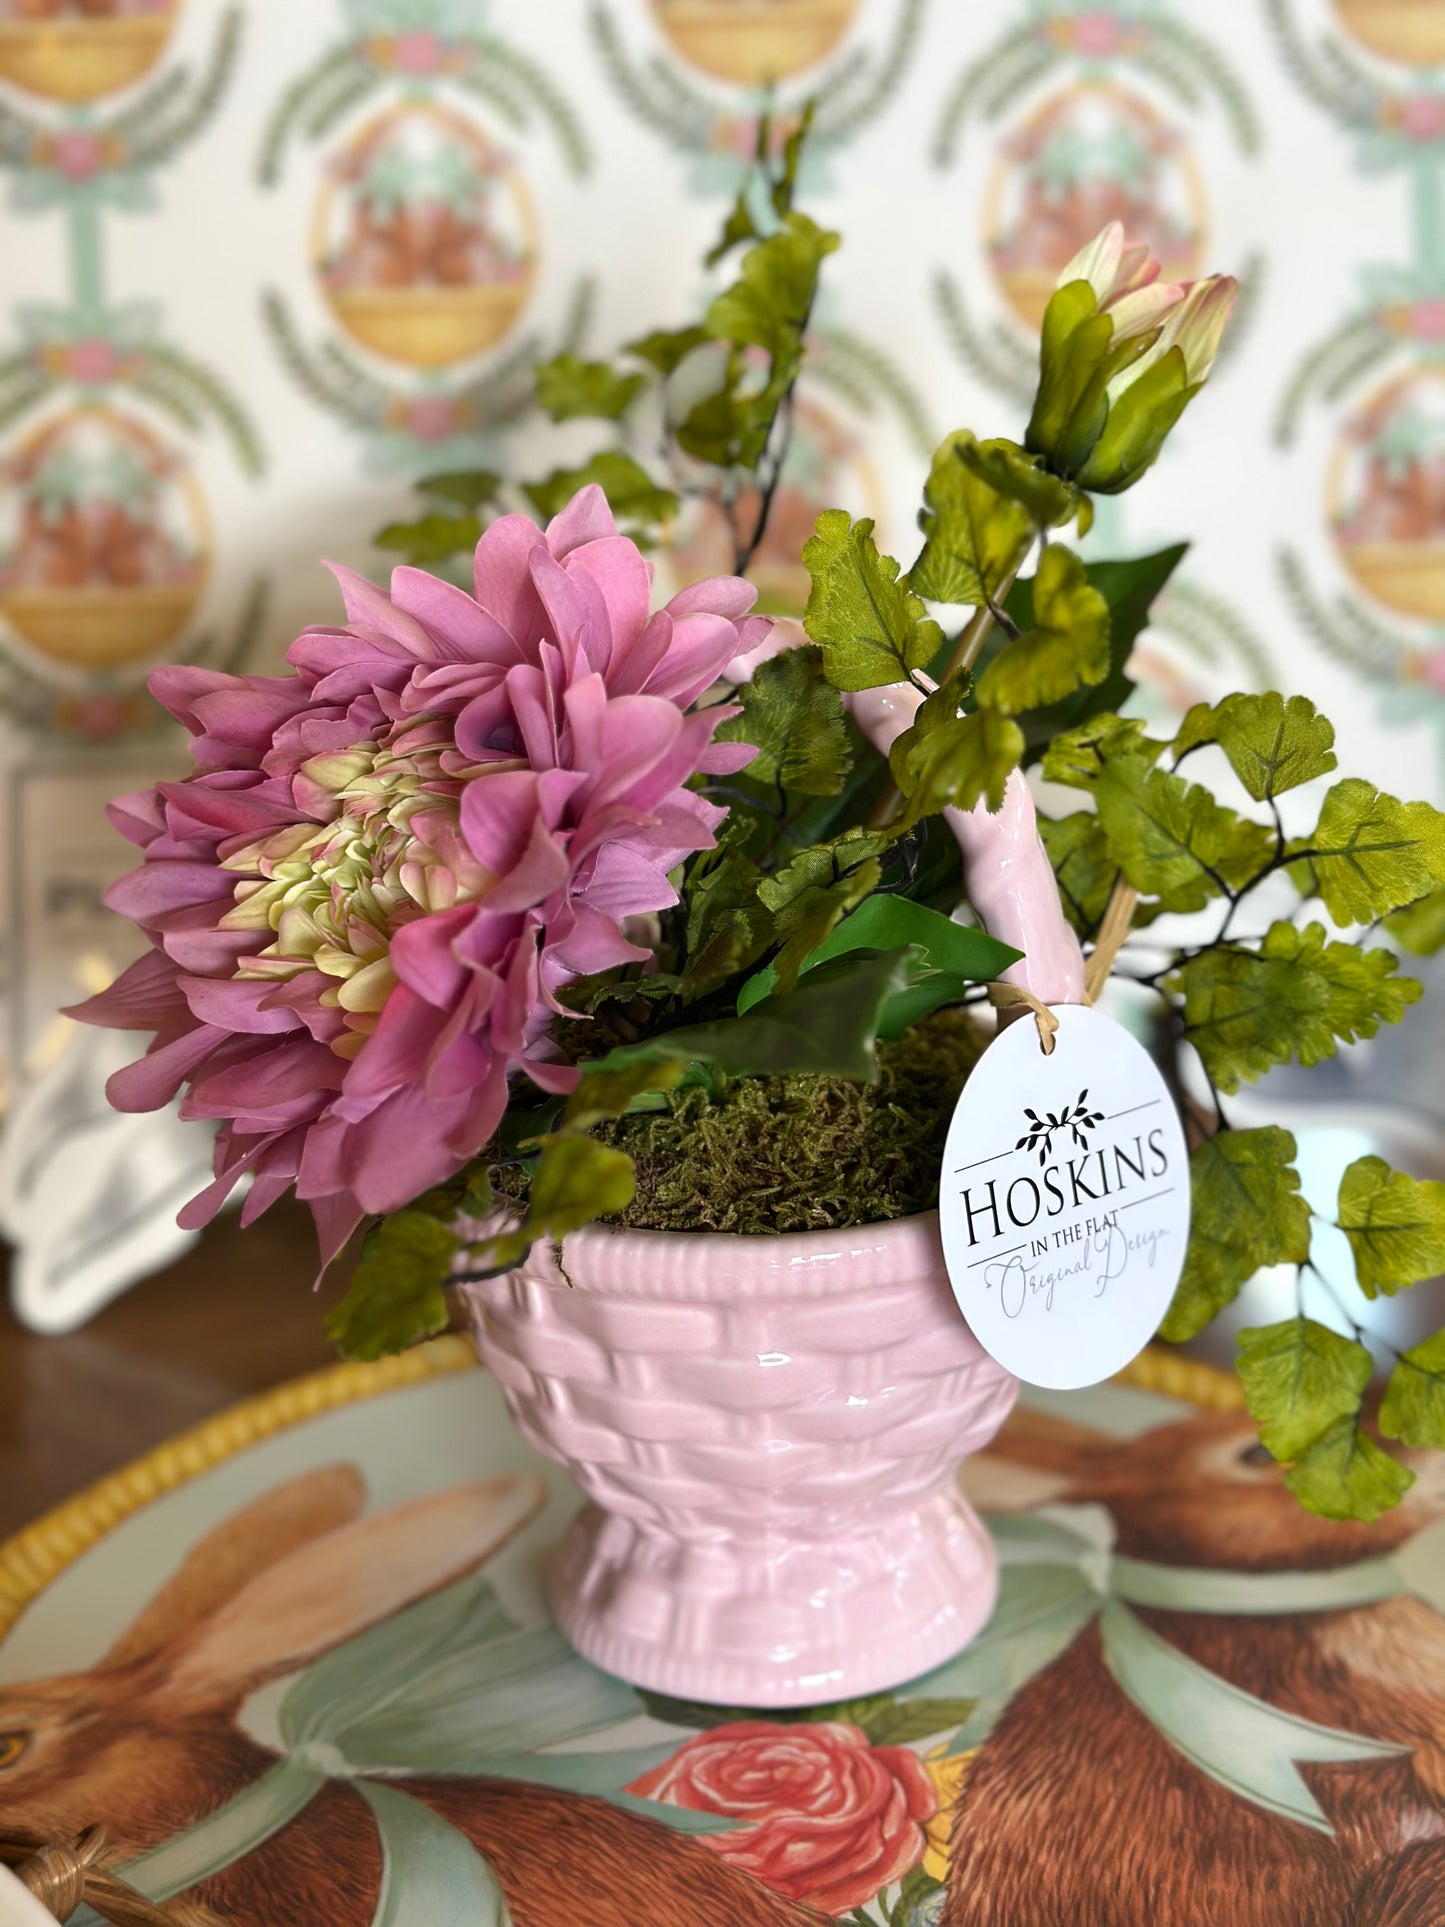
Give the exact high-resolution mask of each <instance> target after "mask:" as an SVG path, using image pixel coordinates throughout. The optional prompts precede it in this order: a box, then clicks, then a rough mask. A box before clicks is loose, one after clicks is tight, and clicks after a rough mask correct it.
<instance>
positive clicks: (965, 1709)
mask: <svg viewBox="0 0 1445 1927" xmlns="http://www.w3.org/2000/svg"><path fill="white" fill-rule="evenodd" d="M977 1705H978V1701H977V1700H976V1699H906V1700H905V1699H895V1698H894V1697H893V1696H892V1695H891V1694H890V1695H889V1696H888V1697H887V1698H886V1699H884V1700H883V1702H882V1704H881V1705H878V1706H875V1707H873V1708H871V1709H870V1710H869V1711H868V1712H867V1713H865V1714H864V1715H863V1717H862V1718H861V1719H860V1720H858V1721H857V1722H856V1724H857V1725H859V1726H861V1727H862V1729H863V1731H864V1732H865V1733H866V1734H867V1735H868V1739H869V1742H870V1743H871V1744H872V1745H873V1746H915V1745H917V1743H918V1741H919V1740H929V1739H932V1738H933V1736H934V1734H935V1733H953V1732H956V1731H957V1729H958V1728H959V1727H960V1726H962V1725H963V1723H964V1721H965V1720H966V1719H968V1718H969V1716H970V1715H971V1714H972V1712H973V1709H974V1708H975V1707H976V1706H977Z"/></svg>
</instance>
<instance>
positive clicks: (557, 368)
mask: <svg viewBox="0 0 1445 1927" xmlns="http://www.w3.org/2000/svg"><path fill="white" fill-rule="evenodd" d="M536 375H537V400H538V402H539V404H540V405H541V407H542V408H544V409H545V410H546V412H547V413H548V414H549V415H550V416H551V417H552V419H553V421H554V422H566V421H572V420H574V419H576V418H577V417H578V416H589V417H592V418H595V419H599V420H602V421H609V422H615V421H617V420H618V419H619V418H620V417H621V416H623V415H625V414H626V412H627V410H628V408H629V407H630V406H631V404H632V402H633V401H634V399H635V398H636V396H637V395H638V393H639V392H640V391H641V389H642V388H644V387H645V386H646V382H647V377H646V376H645V375H619V374H618V372H617V370H616V369H615V368H614V367H612V365H611V364H610V363H609V362H605V361H583V360H582V358H581V357H580V356H579V355H558V356H556V358H555V359H554V360H552V361H544V362H540V363H539V364H538V366H537V369H536Z"/></svg>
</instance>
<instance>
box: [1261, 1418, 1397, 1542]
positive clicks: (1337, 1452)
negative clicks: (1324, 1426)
mask: <svg viewBox="0 0 1445 1927" xmlns="http://www.w3.org/2000/svg"><path fill="white" fill-rule="evenodd" d="M1284 1482H1285V1484H1286V1485H1287V1486H1288V1487H1289V1489H1290V1491H1291V1492H1293V1494H1294V1495H1295V1497H1296V1498H1297V1499H1298V1500H1299V1502H1300V1504H1301V1505H1302V1506H1304V1507H1305V1508H1306V1510H1307V1511H1310V1512H1317V1513H1318V1514H1319V1515H1320V1517H1321V1518H1323V1519H1359V1520H1363V1521H1364V1522H1365V1523H1366V1524H1367V1525H1373V1523H1374V1522H1375V1520H1376V1519H1378V1518H1379V1517H1380V1515H1381V1513H1383V1512H1388V1511H1389V1510H1390V1509H1391V1507H1392V1506H1397V1505H1398V1504H1399V1503H1400V1501H1401V1499H1403V1498H1404V1496H1405V1494H1406V1493H1407V1492H1408V1491H1409V1490H1410V1487H1411V1486H1412V1485H1413V1484H1414V1483H1415V1474H1414V1473H1413V1472H1412V1471H1411V1470H1410V1468H1409V1467H1408V1466H1405V1465H1401V1463H1400V1461H1399V1460H1398V1459H1392V1458H1391V1457H1390V1455H1389V1453H1388V1452H1386V1451H1385V1450H1384V1449H1383V1448H1382V1447H1381V1446H1378V1445H1376V1443H1375V1441H1374V1440H1373V1439H1372V1438H1371V1437H1370V1435H1369V1433H1368V1432H1366V1431H1364V1430H1362V1428H1361V1427H1360V1426H1359V1425H1358V1424H1356V1423H1355V1421H1354V1420H1353V1419H1348V1418H1342V1419H1340V1420H1339V1421H1338V1422H1337V1423H1336V1424H1334V1425H1332V1426H1331V1427H1330V1429H1329V1431H1328V1432H1326V1433H1324V1434H1323V1436H1322V1437H1320V1438H1318V1439H1316V1440H1315V1442H1314V1444H1313V1445H1312V1446H1311V1447H1310V1449H1309V1450H1308V1452H1306V1453H1305V1454H1304V1455H1303V1456H1302V1457H1301V1458H1300V1459H1299V1460H1298V1461H1297V1462H1296V1464H1295V1465H1293V1466H1292V1467H1291V1468H1290V1470H1289V1471H1288V1472H1286V1473H1285V1475H1284Z"/></svg>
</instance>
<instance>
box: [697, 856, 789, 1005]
mask: <svg viewBox="0 0 1445 1927" xmlns="http://www.w3.org/2000/svg"><path fill="white" fill-rule="evenodd" d="M734 834H736V832H735V831H734V830H733V826H732V825H729V826H728V828H727V829H726V830H724V832H723V839H724V840H723V841H721V842H720V844H719V848H718V850H717V852H716V853H709V855H708V857H706V858H704V859H703V860H702V861H701V862H700V863H699V864H698V865H697V866H695V867H694V868H693V869H692V870H691V871H690V873H689V876H688V884H687V910H688V918H687V967H686V969H685V971H684V973H683V982H684V985H685V988H686V994H689V995H692V996H695V997H701V996H706V995H707V993H708V992H709V991H710V990H713V989H716V987H717V986H718V985H719V984H721V983H725V982H726V981H727V979H728V978H729V977H731V976H733V975H735V974H736V972H738V971H739V970H746V969H747V967H748V965H749V964H751V963H755V962H756V961H757V959H758V958H759V957H761V956H762V954H763V952H764V951H765V950H766V949H767V948H768V946H769V944H770V943H772V941H773V936H774V918H773V914H772V912H771V911H770V910H769V909H768V908H767V907H766V905H765V904H763V903H762V902H761V901H760V900H759V897H758V884H759V882H760V881H761V876H762V873H761V871H760V870H759V869H758V866H757V864H756V863H755V862H754V861H753V859H752V857H751V856H749V855H748V854H747V852H746V851H744V850H742V849H739V848H738V847H737V846H736V844H735V843H732V842H730V841H728V840H727V839H728V838H729V837H730V835H734Z"/></svg>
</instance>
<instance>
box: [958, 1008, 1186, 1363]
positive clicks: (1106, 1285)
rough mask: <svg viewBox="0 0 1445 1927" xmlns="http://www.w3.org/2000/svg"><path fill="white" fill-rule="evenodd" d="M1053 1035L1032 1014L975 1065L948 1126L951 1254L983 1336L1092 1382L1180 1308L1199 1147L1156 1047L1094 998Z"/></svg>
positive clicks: (1004, 1355) (1001, 1349)
mask: <svg viewBox="0 0 1445 1927" xmlns="http://www.w3.org/2000/svg"><path fill="white" fill-rule="evenodd" d="M1054 1015H1055V1016H1056V1017H1057V1018H1058V1020H1059V1028H1058V1033H1057V1035H1056V1037H1055V1041H1054V1049H1053V1050H1052V1052H1051V1053H1050V1054H1049V1055H1048V1056H1045V1055H1044V1052H1043V1049H1042V1047H1041V1046H1040V1043H1039V1031H1038V1026H1037V1024H1035V1023H1034V1022H1033V1020H1032V1019H1031V1018H1027V1017H1025V1018H1021V1019H1019V1020H1018V1021H1017V1022H1015V1023H1012V1024H1010V1025H1009V1026H1008V1027H1007V1028H1006V1029H1004V1030H1002V1031H1000V1033H999V1035H998V1036H997V1037H996V1038H995V1039H994V1041H993V1043H991V1044H990V1045H989V1047H988V1049H987V1050H986V1051H985V1052H984V1054H983V1056H982V1058H981V1059H980V1060H979V1062H978V1064H977V1065H976V1066H975V1068H974V1070H973V1073H972V1075H971V1076H970V1077H969V1080H968V1082H967V1084H965V1085H964V1087H963V1092H962V1095H961V1096H960V1097H959V1100H958V1108H957V1110H956V1111H955V1112H954V1114H953V1122H952V1124H951V1125H950V1126H949V1132H948V1144H947V1147H946V1149H945V1151H944V1161H943V1175H942V1180H941V1182H940V1185H939V1198H938V1214H939V1220H940V1225H941V1228H942V1233H943V1254H944V1259H945V1261H946V1263H947V1266H948V1275H949V1280H950V1282H951V1283H952V1285H953V1292H954V1296H955V1297H956V1298H957V1300H958V1302H959V1306H960V1308H961V1310H962V1312H963V1315H964V1317H965V1318H966V1319H967V1320H968V1323H969V1326H970V1328H971V1329H972V1331H973V1334H974V1336H975V1337H976V1338H977V1339H978V1341H979V1343H980V1344H981V1345H982V1346H983V1347H984V1349H985V1351H988V1352H990V1353H991V1354H992V1355H993V1357H994V1358H996V1359H997V1360H998V1362H999V1364H1000V1365H1003V1366H1004V1367H1005V1368H1006V1369H1007V1370H1008V1371H1011V1372H1012V1373H1013V1374H1014V1376H1015V1377H1016V1378H1021V1379H1023V1380H1025V1381H1026V1383H1028V1384H1031V1385H1046V1386H1051V1387H1054V1388H1056V1389H1066V1388H1070V1387H1075V1386H1080V1385H1095V1384H1097V1383H1098V1382H1099V1381H1100V1380H1101V1379H1105V1378H1109V1377H1110V1376H1112V1374H1113V1373H1115V1372H1117V1371H1119V1370H1120V1369H1121V1368H1122V1367H1123V1366H1125V1365H1127V1364H1128V1363H1129V1361H1130V1359H1131V1358H1134V1357H1135V1356H1137V1354H1138V1353H1139V1352H1141V1351H1142V1350H1143V1348H1144V1347H1145V1345H1147V1344H1148V1342H1149V1340H1150V1339H1151V1338H1152V1337H1153V1336H1154V1333H1155V1331H1156V1330H1157V1329H1158V1325H1159V1321H1160V1319H1162V1318H1163V1316H1164V1313H1165V1312H1166V1311H1167V1310H1168V1307H1169V1301H1170V1299H1171V1298H1172V1297H1173V1296H1174V1288H1175V1286H1176V1285H1177V1284H1178V1282H1179V1274H1180V1272H1181V1270H1182V1269H1183V1266H1184V1252H1185V1247H1186V1245H1187V1244H1188V1241H1189V1156H1188V1151H1187V1149H1186V1147H1185V1143H1184V1132H1183V1129H1182V1127H1181V1125H1180V1122H1179V1114H1178V1112H1177V1111H1176V1110H1175V1107H1174V1101H1173V1099H1172V1098H1171V1097H1170V1095H1169V1090H1168V1086H1167V1085H1166V1084H1165V1082H1164V1079H1163V1078H1162V1077H1161V1076H1160V1074H1159V1071H1158V1069H1157V1068H1156V1066H1155V1064H1154V1061H1153V1059H1152V1058H1151V1057H1150V1056H1149V1053H1148V1052H1147V1051H1146V1050H1145V1049H1144V1047H1143V1046H1142V1045H1141V1044H1139V1043H1137V1042H1136V1041H1135V1040H1134V1038H1132V1037H1131V1036H1130V1035H1129V1033H1128V1031H1126V1030H1125V1029H1123V1027H1122V1026H1121V1025H1119V1024H1117V1023H1115V1022H1114V1020H1113V1019H1112V1018H1111V1017H1105V1016H1103V1015H1101V1014H1100V1013H1099V1012H1098V1011H1096V1010H1091V1009H1089V1008H1087V1007H1086V1006H1085V1005H1082V1004H1059V1005H1055V1006H1054Z"/></svg>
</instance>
